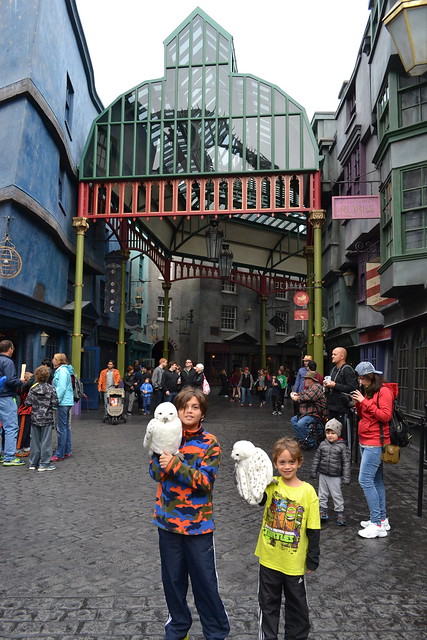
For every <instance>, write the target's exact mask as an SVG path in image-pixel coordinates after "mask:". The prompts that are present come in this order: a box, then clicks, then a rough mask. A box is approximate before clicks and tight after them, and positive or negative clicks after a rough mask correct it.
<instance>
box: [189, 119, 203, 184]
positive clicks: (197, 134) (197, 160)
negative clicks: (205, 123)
mask: <svg viewBox="0 0 427 640" xmlns="http://www.w3.org/2000/svg"><path fill="white" fill-rule="evenodd" d="M190 135H191V139H190V149H191V156H190V171H192V172H198V171H202V170H203V168H202V124H201V122H200V121H199V120H193V121H192V122H191V125H190Z"/></svg>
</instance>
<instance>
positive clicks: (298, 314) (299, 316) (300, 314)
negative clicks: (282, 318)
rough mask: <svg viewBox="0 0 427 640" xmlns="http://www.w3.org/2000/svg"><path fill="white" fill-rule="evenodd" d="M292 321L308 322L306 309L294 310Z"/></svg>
mask: <svg viewBox="0 0 427 640" xmlns="http://www.w3.org/2000/svg"><path fill="white" fill-rule="evenodd" d="M294 320H308V309H295V311H294Z"/></svg>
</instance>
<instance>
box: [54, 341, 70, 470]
mask: <svg viewBox="0 0 427 640" xmlns="http://www.w3.org/2000/svg"><path fill="white" fill-rule="evenodd" d="M52 364H53V368H54V369H55V373H54V374H53V381H52V382H53V386H54V387H55V390H56V395H57V396H58V408H57V425H56V428H57V432H58V444H57V447H56V451H55V454H54V455H53V456H52V458H51V460H52V462H59V461H61V460H64V458H69V457H70V456H71V455H72V451H71V429H70V409H71V407H72V406H73V405H74V392H73V383H72V381H71V376H72V375H74V369H73V367H72V366H71V364H68V360H67V356H66V355H65V353H55V355H54V356H53V358H52Z"/></svg>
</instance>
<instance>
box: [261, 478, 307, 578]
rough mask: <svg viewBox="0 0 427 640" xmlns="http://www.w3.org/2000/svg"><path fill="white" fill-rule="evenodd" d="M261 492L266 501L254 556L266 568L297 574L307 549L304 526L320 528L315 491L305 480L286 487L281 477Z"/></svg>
mask: <svg viewBox="0 0 427 640" xmlns="http://www.w3.org/2000/svg"><path fill="white" fill-rule="evenodd" d="M265 491H266V494H267V501H266V503H265V507H264V515H263V521H262V526H261V531H260V532H259V536H258V542H257V546H256V549H255V555H256V556H258V557H259V561H260V564H262V565H264V566H265V567H268V568H269V569H275V570H276V571H281V572H282V573H285V574H287V575H290V576H301V575H303V574H304V573H305V563H306V557H307V549H308V537H307V534H306V529H320V515H319V499H318V497H317V494H316V491H315V489H314V487H313V486H312V485H311V484H309V483H308V482H303V483H302V484H301V485H300V486H299V487H288V486H287V485H286V484H285V483H284V482H283V479H282V478H279V482H278V483H277V484H276V483H271V484H269V485H268V487H267V488H266V490H265Z"/></svg>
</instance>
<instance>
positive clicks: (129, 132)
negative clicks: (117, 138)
mask: <svg viewBox="0 0 427 640" xmlns="http://www.w3.org/2000/svg"><path fill="white" fill-rule="evenodd" d="M134 128H135V125H133V124H125V125H124V126H123V129H124V131H123V135H124V144H123V165H122V175H123V176H132V175H133V149H134Z"/></svg>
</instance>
